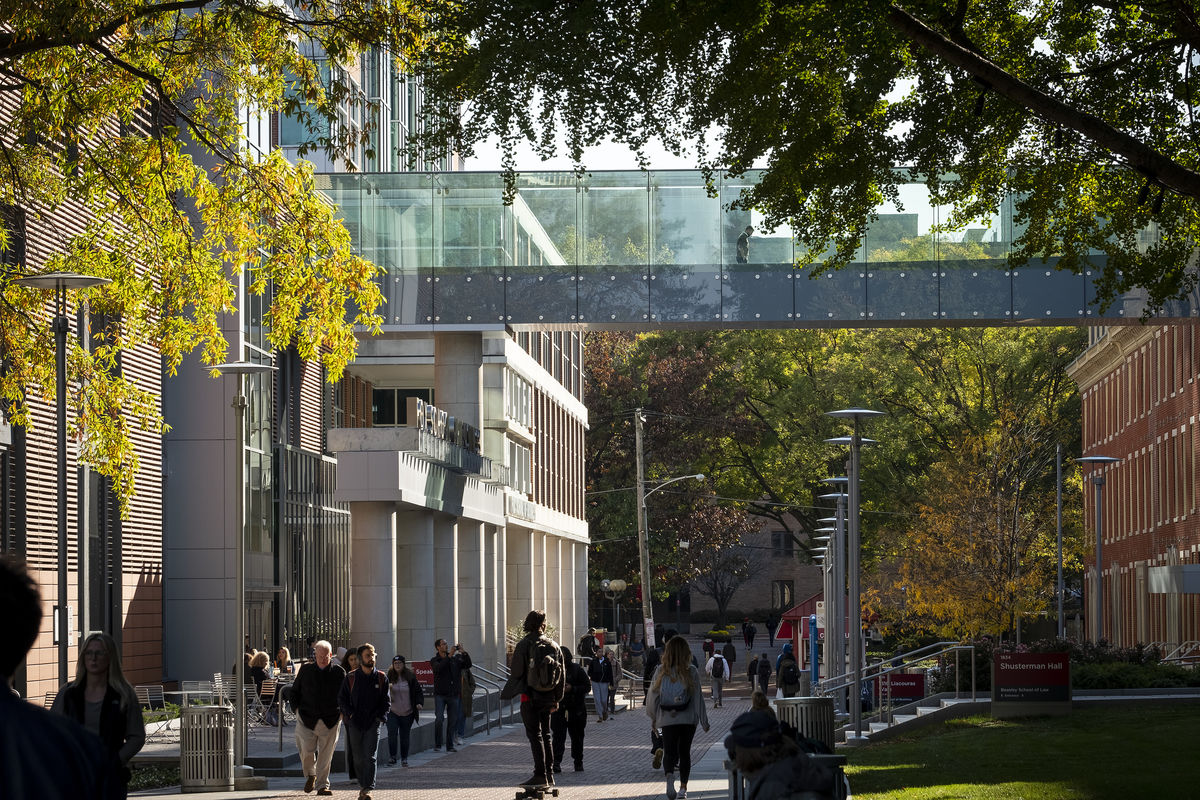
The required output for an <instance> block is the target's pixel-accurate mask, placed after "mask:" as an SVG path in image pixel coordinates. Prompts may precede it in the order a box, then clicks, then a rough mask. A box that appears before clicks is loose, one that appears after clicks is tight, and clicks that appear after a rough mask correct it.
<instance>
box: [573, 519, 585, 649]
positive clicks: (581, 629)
mask: <svg viewBox="0 0 1200 800" xmlns="http://www.w3.org/2000/svg"><path fill="white" fill-rule="evenodd" d="M574 547H575V552H574V561H573V565H574V572H575V617H574V620H575V641H579V637H581V636H583V634H584V633H585V632H586V631H587V628H588V549H587V544H586V543H584V542H575V543H574Z"/></svg>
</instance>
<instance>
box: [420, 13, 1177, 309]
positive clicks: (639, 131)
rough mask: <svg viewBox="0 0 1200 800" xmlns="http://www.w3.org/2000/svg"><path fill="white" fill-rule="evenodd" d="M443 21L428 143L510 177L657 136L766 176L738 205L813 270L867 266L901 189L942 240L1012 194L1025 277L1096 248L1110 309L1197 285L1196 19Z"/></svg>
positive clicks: (804, 16)
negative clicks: (496, 146) (523, 154)
mask: <svg viewBox="0 0 1200 800" xmlns="http://www.w3.org/2000/svg"><path fill="white" fill-rule="evenodd" d="M434 27H435V34H436V35H437V36H438V41H439V43H440V46H439V47H438V48H437V50H436V51H431V53H430V57H429V58H428V59H426V60H425V61H424V62H422V65H421V67H422V71H423V74H424V77H425V79H426V82H427V86H428V88H429V90H430V91H431V92H432V93H433V94H434V95H435V96H437V97H439V98H440V99H442V100H444V101H445V102H446V103H447V106H446V107H445V113H444V114H443V115H441V116H439V118H438V119H437V120H436V121H435V123H436V124H434V125H433V126H431V128H430V129H429V131H428V137H429V142H430V144H431V145H432V146H442V147H446V146H454V147H457V148H458V149H459V150H460V152H463V153H464V154H469V153H470V152H471V151H472V148H473V147H474V146H475V145H477V144H478V143H480V142H482V141H485V140H487V139H488V138H489V137H496V138H498V139H499V141H500V143H501V145H502V147H503V148H504V151H505V158H506V161H505V164H506V165H507V166H508V167H509V168H511V167H512V166H513V164H514V162H513V152H514V149H515V145H516V143H517V142H518V141H521V140H528V141H530V142H532V143H533V144H534V145H535V148H536V150H537V152H539V153H540V154H543V155H549V154H551V153H553V152H554V151H555V149H556V147H557V144H556V141H557V138H558V137H559V135H560V134H561V136H562V138H563V140H564V141H565V146H566V150H567V151H568V154H569V155H570V156H571V157H572V158H574V159H575V160H576V161H577V162H578V161H579V160H580V159H581V158H582V154H583V150H584V148H585V147H587V146H590V145H594V144H597V143H599V142H601V141H603V140H605V139H611V140H613V141H616V142H619V143H624V144H628V145H629V146H631V147H633V148H635V149H636V150H637V151H638V152H639V153H644V151H645V147H646V145H647V143H648V142H650V141H651V140H654V139H657V140H659V141H661V142H662V143H664V144H665V145H666V146H667V147H668V148H669V149H671V150H672V151H675V152H680V151H681V150H683V149H684V148H685V147H686V146H688V145H689V143H691V144H692V145H693V146H695V147H696V148H697V150H698V160H699V165H700V166H702V167H704V168H705V169H707V170H709V171H710V172H711V171H713V170H717V169H728V170H729V171H730V172H731V173H733V174H735V175H736V174H741V173H742V172H744V171H745V170H748V169H750V168H751V167H754V166H756V165H759V164H762V165H765V168H766V171H765V173H764V174H763V176H762V182H761V183H760V184H759V185H758V186H756V187H754V188H752V189H750V190H748V192H747V193H746V195H745V196H744V197H743V198H742V199H741V200H740V201H739V202H740V203H741V204H742V205H743V206H747V207H750V206H752V207H754V208H757V209H759V210H761V211H762V212H763V213H764V214H765V217H766V222H767V224H768V225H769V226H772V227H774V226H776V225H778V224H780V223H783V222H790V223H791V224H792V225H793V226H794V227H795V229H796V231H797V234H796V235H797V238H798V240H799V241H800V242H801V243H802V244H803V245H805V246H806V247H807V248H808V249H809V256H808V259H816V258H817V257H820V256H821V255H822V254H823V253H825V252H826V250H827V247H828V246H829V244H830V243H832V244H833V246H834V247H833V249H832V251H831V252H832V255H831V256H830V257H829V260H828V261H827V263H826V264H825V266H826V267H837V266H841V265H845V264H846V263H848V262H849V261H850V260H851V259H852V257H853V255H854V252H855V249H856V248H857V247H858V245H859V244H860V242H861V240H862V238H863V234H864V232H865V231H866V228H867V225H868V223H869V221H870V220H871V219H872V217H873V215H874V213H875V210H876V209H877V208H878V207H879V206H880V205H881V204H882V203H885V202H889V201H890V202H893V203H895V202H898V201H899V194H898V189H897V186H898V183H899V182H901V181H906V180H911V179H927V180H928V181H929V185H930V189H931V192H932V197H933V200H934V202H936V203H938V204H940V205H942V206H945V207H948V208H949V210H950V213H949V214H948V216H947V217H946V218H944V221H943V227H945V228H948V229H961V228H963V227H965V226H966V225H968V224H970V223H971V222H973V221H976V220H980V219H982V218H985V217H987V216H989V215H990V214H992V213H994V212H996V211H998V210H999V209H1000V208H1001V206H1002V204H1004V203H1007V202H1009V198H1015V206H1014V216H1015V226H1016V230H1017V233H1018V235H1017V237H1016V239H1015V242H1014V244H1013V247H1012V249H1011V252H1010V253H1009V261H1010V264H1011V265H1012V266H1017V265H1020V264H1023V263H1025V262H1026V261H1027V260H1029V259H1032V258H1042V257H1046V258H1049V257H1061V261H1060V262H1059V268H1060V269H1067V270H1074V271H1079V270H1081V269H1083V267H1084V261H1085V259H1086V258H1087V256H1088V255H1089V254H1090V253H1099V254H1103V255H1105V256H1106V257H1107V258H1106V259H1104V260H1103V261H1102V262H1101V263H1098V264H1096V265H1095V267H1094V268H1099V269H1100V270H1101V279H1100V283H1099V286H1100V292H1099V297H1098V300H1099V301H1100V302H1101V303H1102V304H1107V303H1108V302H1110V301H1112V300H1113V299H1114V298H1115V297H1116V296H1117V295H1118V294H1119V293H1122V292H1124V291H1127V290H1130V289H1132V288H1134V287H1143V288H1145V289H1146V290H1147V296H1148V300H1149V304H1150V306H1151V307H1152V308H1158V307H1160V306H1161V305H1162V304H1164V303H1166V302H1167V301H1169V300H1171V299H1173V298H1179V297H1183V296H1186V295H1188V294H1189V293H1191V292H1192V290H1193V289H1194V288H1195V287H1196V272H1195V270H1194V269H1190V268H1189V262H1190V259H1191V254H1192V249H1193V246H1194V244H1193V242H1194V240H1195V239H1196V238H1197V235H1198V234H1200V171H1198V170H1200V166H1198V162H1200V136H1198V135H1197V134H1198V133H1200V121H1198V120H1197V119H1196V116H1195V114H1194V109H1195V105H1196V101H1195V98H1196V97H1198V96H1200V83H1198V81H1200V77H1198V76H1197V74H1196V73H1197V70H1196V69H1195V63H1196V51H1197V48H1198V47H1200V22H1198V21H1197V14H1196V9H1195V7H1194V6H1193V4H1191V3H1187V2H1177V3H1166V4H1161V3H1159V4H1154V3H1138V2H1134V3H1123V4H1113V3H1100V2H1096V3H1075V2H1067V1H1066V0H1032V1H1030V0H1000V2H989V3H984V2H972V1H971V0H955V2H923V1H922V0H895V1H894V2H879V1H878V0H856V1H854V2H842V3H823V2H796V1H795V0H791V1H785V2H767V1H766V0H733V2H727V1H726V0H720V1H719V2H718V1H717V0H699V1H697V0H689V1H688V2H679V1H678V0H649V2H645V1H643V0H638V2H630V0H598V2H590V3H554V2H543V0H510V2H503V3H499V2H497V3H462V4H458V5H455V6H453V7H452V8H449V9H447V10H446V11H445V13H442V14H439V15H438V16H437V19H436V21H435V25H434ZM460 109H461V113H459V111H460ZM713 134H715V135H716V143H715V145H714V146H709V145H708V144H707V142H708V138H709V137H710V136H711V135H713ZM643 163H644V161H643ZM588 166H603V165H588ZM897 167H904V168H905V169H901V170H897V169H896V168H897ZM808 259H805V260H804V263H805V264H807V263H809V261H808Z"/></svg>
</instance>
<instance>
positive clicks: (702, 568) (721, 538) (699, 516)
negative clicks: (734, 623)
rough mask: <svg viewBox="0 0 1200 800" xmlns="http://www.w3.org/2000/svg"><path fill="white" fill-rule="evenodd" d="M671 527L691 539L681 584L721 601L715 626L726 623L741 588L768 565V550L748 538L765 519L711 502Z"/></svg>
mask: <svg viewBox="0 0 1200 800" xmlns="http://www.w3.org/2000/svg"><path fill="white" fill-rule="evenodd" d="M669 527H670V528H671V529H672V530H673V531H674V532H675V534H676V535H677V536H678V537H679V538H680V539H681V540H686V541H687V542H688V547H687V549H686V550H683V551H681V552H680V556H679V565H678V568H677V570H678V571H677V572H676V573H675V574H676V576H677V577H676V582H677V584H678V586H679V588H680V589H682V588H683V587H684V586H689V585H690V586H691V587H692V589H693V590H694V591H696V592H698V593H700V594H702V595H705V596H706V597H711V598H712V599H713V602H714V603H716V604H717V619H716V623H715V624H714V627H722V626H724V624H725V614H726V612H727V611H728V610H729V603H730V601H731V600H733V596H734V595H735V594H736V593H737V590H738V589H740V588H741V587H742V585H743V584H745V582H746V581H747V580H748V579H750V578H751V577H752V576H754V575H755V574H756V573H758V572H760V571H761V570H762V569H763V568H764V567H765V566H766V562H767V555H766V551H764V550H762V549H759V548H755V547H753V546H751V545H749V544H747V543H746V541H745V540H746V537H747V536H749V535H751V534H753V533H757V532H758V531H759V530H760V529H761V528H762V524H761V522H760V521H758V520H756V519H755V518H754V517H752V516H750V515H749V514H747V513H745V512H744V511H739V510H737V509H735V508H732V507H730V506H718V505H707V506H704V507H701V508H699V509H696V511H695V512H694V513H692V514H689V515H688V516H687V517H684V518H680V519H677V520H675V521H674V522H673V524H672V525H670V526H669Z"/></svg>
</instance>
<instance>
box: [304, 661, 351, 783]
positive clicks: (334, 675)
mask: <svg viewBox="0 0 1200 800" xmlns="http://www.w3.org/2000/svg"><path fill="white" fill-rule="evenodd" d="M332 656H333V645H331V644H330V643H329V642H327V641H325V640H324V639H322V640H321V641H319V642H317V643H315V644H314V645H313V663H311V664H305V665H304V666H302V667H300V672H299V673H298V674H297V675H296V680H295V681H293V682H292V692H291V702H292V706H293V707H294V708H295V709H296V716H297V717H299V718H300V722H299V723H298V724H297V725H296V749H297V750H299V751H300V765H301V766H302V767H304V791H306V792H311V791H312V790H313V787H316V789H317V794H319V795H325V796H329V795H332V794H333V791H332V790H330V788H329V768H330V764H331V763H332V762H333V751H334V750H336V749H337V742H338V727H339V726H340V725H341V722H340V719H341V715H340V712H339V711H338V702H337V701H338V692H339V691H340V690H341V688H342V681H343V680H345V679H346V671H345V670H344V669H342V668H341V667H339V666H338V665H337V664H335V663H333V657H332Z"/></svg>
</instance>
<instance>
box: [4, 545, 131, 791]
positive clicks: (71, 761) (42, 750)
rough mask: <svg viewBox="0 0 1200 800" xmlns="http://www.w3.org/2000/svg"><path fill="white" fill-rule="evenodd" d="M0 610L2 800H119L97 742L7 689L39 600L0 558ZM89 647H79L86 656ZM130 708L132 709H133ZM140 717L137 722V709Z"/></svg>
mask: <svg viewBox="0 0 1200 800" xmlns="http://www.w3.org/2000/svg"><path fill="white" fill-rule="evenodd" d="M0 608H3V609H4V633H5V647H3V648H0V785H2V786H3V788H4V796H5V797H10V796H11V797H14V798H16V797H21V798H24V797H32V798H38V800H76V798H88V799H89V800H92V798H95V800H116V798H124V797H125V785H124V784H125V782H124V781H123V780H122V773H123V770H122V769H121V765H120V762H119V761H118V760H117V758H115V757H114V756H113V754H112V752H111V751H110V750H109V749H108V748H107V747H105V745H104V743H103V742H101V740H100V739H99V738H97V737H96V735H95V734H93V733H89V732H88V731H86V730H84V726H83V725H79V724H77V723H76V722H74V721H72V720H69V719H66V718H65V717H64V716H62V715H60V714H52V713H50V712H49V711H47V710H46V709H44V708H41V707H40V705H34V704H33V703H27V702H25V701H24V700H22V699H21V698H20V697H19V696H18V695H17V694H16V693H15V692H13V691H12V690H11V689H10V687H11V685H12V684H11V680H12V677H13V673H14V672H16V671H17V667H19V666H20V665H21V663H22V662H23V661H24V660H25V654H26V653H28V652H29V648H30V647H32V646H33V642H34V640H35V639H37V636H38V633H39V631H40V630H41V625H42V598H41V594H40V592H39V590H38V586H37V584H36V583H35V582H34V580H33V579H32V578H30V577H29V574H28V573H27V572H26V570H25V567H24V566H23V565H20V564H18V563H16V562H14V561H11V560H9V559H7V558H3V557H0ZM89 639H90V637H89ZM87 646H88V643H85V645H84V649H86V648H87ZM88 658H89V660H96V659H94V658H93V657H91V656H89V657H88ZM85 692H86V688H85ZM105 695H107V687H106V691H105ZM134 707H135V708H138V706H137V705H136V703H135V704H134ZM138 714H139V717H140V715H141V711H140V709H139V711H138ZM100 716H101V717H103V716H104V709H101V712H100Z"/></svg>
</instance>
